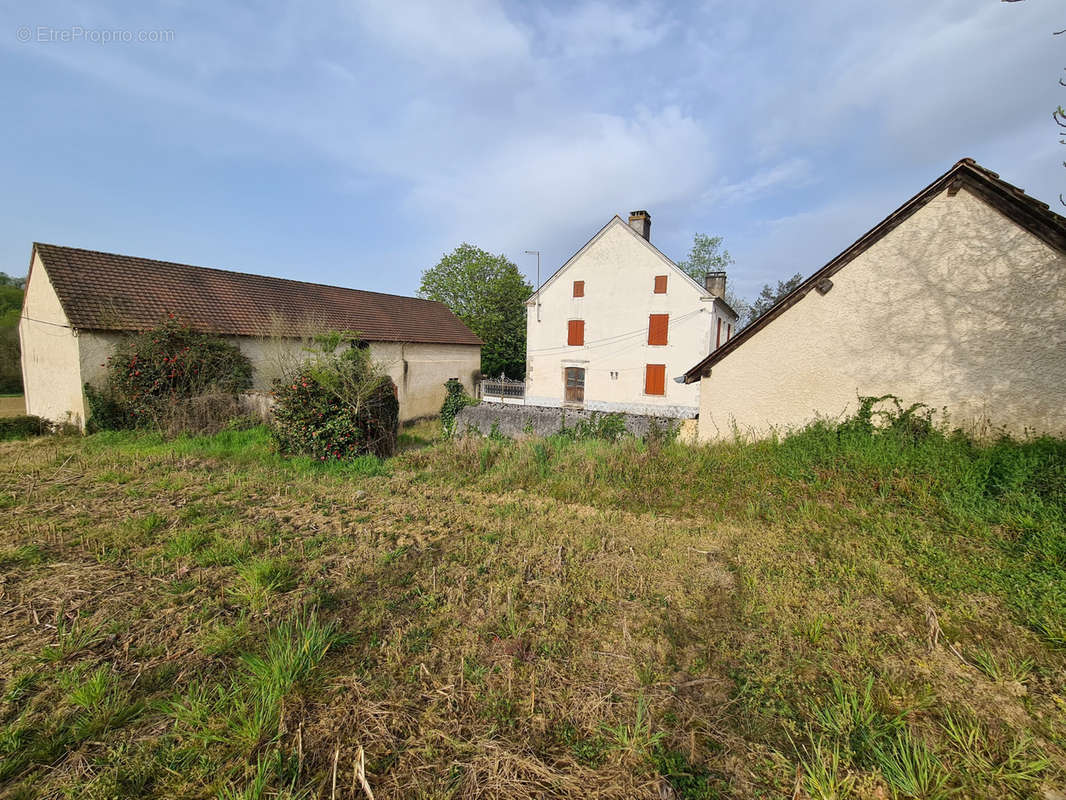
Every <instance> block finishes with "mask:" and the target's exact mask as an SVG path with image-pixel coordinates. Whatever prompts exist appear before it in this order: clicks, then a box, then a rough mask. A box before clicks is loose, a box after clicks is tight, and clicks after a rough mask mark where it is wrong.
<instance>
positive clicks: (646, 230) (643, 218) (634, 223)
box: [629, 211, 651, 240]
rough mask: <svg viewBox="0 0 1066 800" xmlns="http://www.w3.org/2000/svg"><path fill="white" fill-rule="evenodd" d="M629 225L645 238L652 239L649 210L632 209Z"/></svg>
mask: <svg viewBox="0 0 1066 800" xmlns="http://www.w3.org/2000/svg"><path fill="white" fill-rule="evenodd" d="M629 227H630V228H632V229H633V230H635V231H636V232H637V233H639V234H640V235H641V236H643V237H644V238H645V239H648V240H650V239H651V214H649V213H648V212H647V211H630V212H629Z"/></svg>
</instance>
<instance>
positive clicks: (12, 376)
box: [0, 272, 26, 394]
mask: <svg viewBox="0 0 1066 800" xmlns="http://www.w3.org/2000/svg"><path fill="white" fill-rule="evenodd" d="M25 283H26V281H25V279H24V278H12V277H11V276H10V275H8V274H7V273H4V272H0V393H3V394H8V393H14V392H21V391H22V367H21V366H20V365H19V335H18V324H19V316H20V315H21V314H22V294H23V290H22V287H23V286H24V285H25Z"/></svg>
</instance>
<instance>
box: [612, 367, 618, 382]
mask: <svg viewBox="0 0 1066 800" xmlns="http://www.w3.org/2000/svg"><path fill="white" fill-rule="evenodd" d="M611 380H612V381H616V380H618V371H617V370H613V369H612V370H611Z"/></svg>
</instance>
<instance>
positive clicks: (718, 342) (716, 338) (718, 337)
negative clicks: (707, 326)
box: [714, 317, 722, 347]
mask: <svg viewBox="0 0 1066 800" xmlns="http://www.w3.org/2000/svg"><path fill="white" fill-rule="evenodd" d="M721 345H722V318H721V317H719V318H718V333H716V334H715V335H714V346H715V347H721Z"/></svg>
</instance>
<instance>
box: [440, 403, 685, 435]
mask: <svg viewBox="0 0 1066 800" xmlns="http://www.w3.org/2000/svg"><path fill="white" fill-rule="evenodd" d="M593 416H598V417H602V416H604V414H603V412H600V411H586V410H581V409H572V408H546V407H544V406H513V405H504V404H502V403H480V404H478V405H476V406H467V407H466V408H464V409H462V410H461V411H460V412H459V413H458V414H457V415H456V417H455V432H456V433H457V434H459V435H462V434H464V433H468V432H477V433H480V434H481V435H482V436H488V435H489V433H490V432H491V431H492V426H493V424H495V425H496V430H497V431H498V432H499V433H501V434H503V435H504V436H508V437H511V438H518V437H520V436H551V435H552V434H553V433H558V432H559V431H560V430H561V429H562V427H563V424H564V422H565V425H566V427H568V428H572V427H574V426H575V425H577V424H578V422H579V421H580V420H588V419H591V418H592V417H593ZM620 416H622V418H623V419H624V420H625V425H626V430H627V431H629V432H630V433H631V434H633V435H634V436H639V437H641V438H643V437H645V436H647V434H648V430H649V429H650V428H651V427H652V425H653V424H654V425H657V426H658V427H659V429H660V430H667V429H669V428H677V427H678V425H679V424H680V423H681V420H678V419H674V418H671V417H650V416H644V415H640V414H622V415H620Z"/></svg>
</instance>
